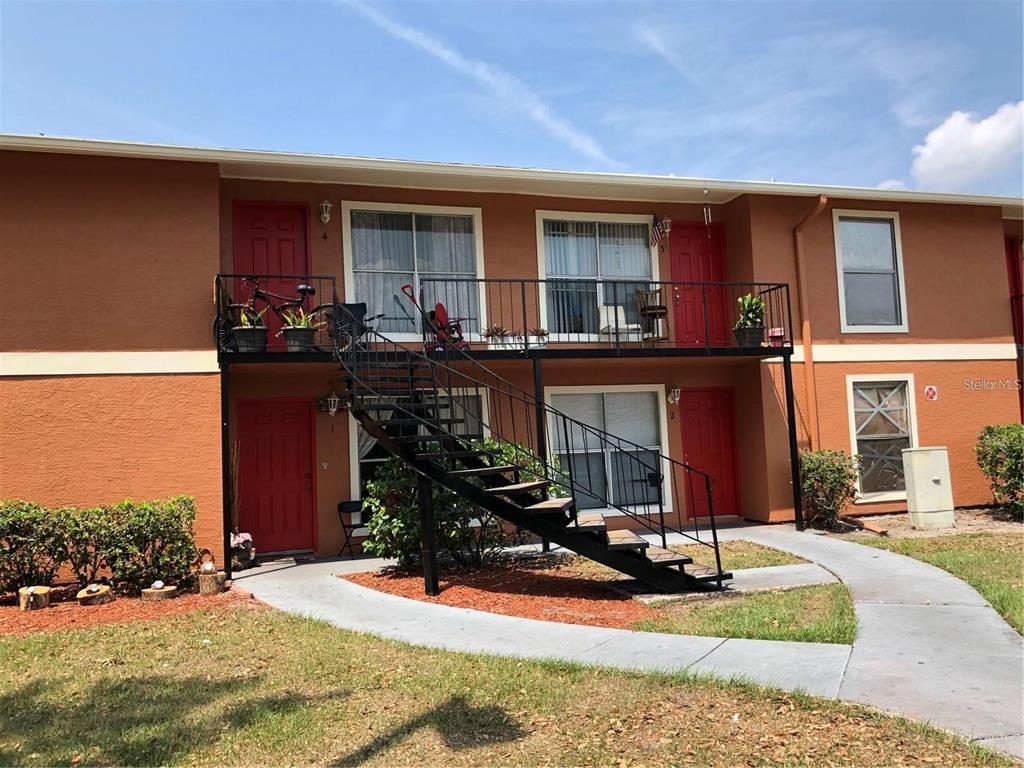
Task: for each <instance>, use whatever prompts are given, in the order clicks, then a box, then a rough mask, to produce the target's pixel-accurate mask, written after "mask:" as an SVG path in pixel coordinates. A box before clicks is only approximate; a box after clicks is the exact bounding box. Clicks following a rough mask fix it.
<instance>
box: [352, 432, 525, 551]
mask: <svg viewBox="0 0 1024 768" xmlns="http://www.w3.org/2000/svg"><path fill="white" fill-rule="evenodd" d="M476 446H477V447H482V448H485V449H486V450H488V451H490V452H492V454H493V458H492V461H493V462H494V463H496V464H507V465H516V466H520V467H523V470H522V471H521V473H520V477H521V479H522V480H524V481H526V480H534V479H537V478H539V477H543V475H544V466H543V464H542V463H541V462H540V460H539V459H537V458H536V456H534V455H532V454H531V452H530V451H529V450H528V449H526V448H524V447H522V446H515V445H512V444H509V443H499V442H496V441H494V440H490V439H487V440H483V441H476ZM467 482H470V483H473V484H474V485H477V486H480V487H483V480H481V479H480V478H468V479H467ZM431 489H432V499H433V505H434V513H435V517H436V519H437V529H438V530H437V542H438V549H439V550H440V551H442V552H444V553H446V554H448V555H449V556H450V557H451V558H452V559H453V560H455V561H456V562H457V563H459V564H461V565H465V566H469V567H476V568H482V567H484V566H486V565H487V564H489V563H490V562H492V561H493V559H494V558H495V556H496V555H497V554H498V553H499V552H500V551H501V550H502V549H504V548H506V547H510V546H515V545H517V544H521V543H523V542H524V541H525V540H526V534H525V532H523V531H519V530H516V529H515V528H513V527H512V526H510V525H509V524H508V523H506V522H505V521H503V520H502V519H501V518H499V517H497V516H495V515H493V514H491V513H490V512H488V511H487V510H485V509H481V508H479V507H477V506H476V505H475V504H473V503H472V502H471V501H469V500H468V499H465V498H464V497H461V496H458V495H456V494H454V493H452V492H451V491H449V490H448V489H446V488H444V487H443V486H441V485H439V484H437V483H432V484H431ZM363 509H364V510H365V511H366V512H367V513H368V514H369V515H370V518H369V521H368V522H367V525H366V528H367V534H368V535H367V539H366V541H364V542H363V549H365V550H366V551H367V552H370V553H372V554H375V555H378V556H379V557H390V558H395V559H397V560H398V564H399V567H401V568H409V567H411V566H413V565H414V564H415V563H416V562H418V560H419V557H420V531H421V528H420V513H419V504H418V497H417V481H416V474H415V472H413V470H412V469H411V468H409V467H408V466H407V465H406V464H404V463H403V462H402V461H400V460H399V459H396V458H392V459H388V460H387V461H385V462H384V463H383V464H382V465H381V466H380V468H379V469H378V471H377V474H376V476H375V477H374V479H373V480H372V481H370V482H369V483H368V484H367V492H366V495H365V497H364V499H363Z"/></svg>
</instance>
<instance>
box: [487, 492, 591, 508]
mask: <svg viewBox="0 0 1024 768" xmlns="http://www.w3.org/2000/svg"><path fill="white" fill-rule="evenodd" d="M499 490H500V489H499ZM573 504H575V502H574V501H573V499H572V497H571V496H562V497H560V498H557V499H544V501H541V502H538V503H536V504H531V505H530V506H528V507H523V511H524V512H534V513H536V514H547V513H549V512H564V511H565V510H567V509H569V507H571V506H572V505H573Z"/></svg>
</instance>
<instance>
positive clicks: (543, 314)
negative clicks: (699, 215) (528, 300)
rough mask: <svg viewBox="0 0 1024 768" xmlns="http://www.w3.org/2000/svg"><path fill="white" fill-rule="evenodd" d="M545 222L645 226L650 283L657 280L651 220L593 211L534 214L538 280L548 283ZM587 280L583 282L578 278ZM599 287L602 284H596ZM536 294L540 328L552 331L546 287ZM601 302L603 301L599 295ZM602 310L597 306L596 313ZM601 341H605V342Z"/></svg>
mask: <svg viewBox="0 0 1024 768" xmlns="http://www.w3.org/2000/svg"><path fill="white" fill-rule="evenodd" d="M545 220H547V221H588V222H590V221H592V222H596V223H599V224H600V223H605V224H646V225H647V246H648V250H649V251H650V253H651V277H650V280H651V282H652V283H655V282H658V280H659V276H658V275H659V271H660V270H659V264H658V246H657V245H651V227H653V226H654V216H651V215H649V214H643V213H594V212H592V211H546V210H539V209H538V210H537V211H536V222H537V276H538V277H539V278H540V279H541V280H547V279H548V276H547V253H545V251H544V222H545ZM581 279H586V278H581ZM595 282H597V283H600V282H601V280H595ZM540 286H541V288H540V291H539V296H538V301H539V303H540V324H541V327H542V328H547V329H548V330H551V329H550V328H549V326H548V296H547V283H546V282H542V283H541V284H540ZM600 295H601V298H602V299H603V298H604V293H603V292H602V293H601V294H600ZM602 306H605V305H604V304H598V310H599V311H600V308H601V307H602ZM550 339H551V341H601V340H602V338H601V334H597V333H591V334H585V333H554V332H552V333H551V336H550ZM604 340H607V338H605V339H604Z"/></svg>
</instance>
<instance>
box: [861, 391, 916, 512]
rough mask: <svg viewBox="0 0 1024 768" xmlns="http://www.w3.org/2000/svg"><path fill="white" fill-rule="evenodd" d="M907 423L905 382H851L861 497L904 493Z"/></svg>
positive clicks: (909, 440) (908, 444)
mask: <svg viewBox="0 0 1024 768" xmlns="http://www.w3.org/2000/svg"><path fill="white" fill-rule="evenodd" d="M910 419H911V414H910V402H909V396H908V393H907V382H905V381H890V382H876V381H860V382H854V384H853V422H854V428H855V430H856V436H857V453H858V454H859V455H860V460H861V468H860V490H861V492H862V493H884V492H887V491H903V490H906V484H905V482H904V477H903V454H902V450H903V449H904V448H910V447H912V443H913V438H912V437H911V435H912V434H913V433H912V430H911V423H910Z"/></svg>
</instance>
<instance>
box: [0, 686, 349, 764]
mask: <svg viewBox="0 0 1024 768" xmlns="http://www.w3.org/2000/svg"><path fill="white" fill-rule="evenodd" d="M260 684H261V680H260V679H259V678H248V679H231V680H207V679H206V678H202V677H186V678H179V677H170V676H160V675H154V676H147V677H128V678H121V679H103V680H98V681H96V682H95V683H94V684H93V685H92V686H90V687H89V688H87V689H86V690H84V691H81V692H74V693H70V692H68V691H66V690H64V687H63V686H62V685H61V684H60V683H58V682H54V681H47V680H34V681H32V682H29V683H26V684H24V685H22V686H20V687H17V688H14V689H13V690H8V691H5V692H4V693H2V694H0V745H2V746H0V765H18V764H24V763H31V764H33V765H36V764H40V765H42V764H51V763H57V764H67V763H70V762H71V761H72V758H73V757H74V755H75V754H76V753H77V754H80V755H81V757H79V760H81V761H83V762H84V763H86V764H89V763H96V762H100V763H105V764H115V765H155V764H166V763H168V762H173V761H175V760H177V759H180V758H182V757H184V756H186V755H188V753H189V752H191V751H192V750H196V749H200V750H201V749H203V748H205V747H207V746H209V745H210V744H213V743H215V742H216V741H218V740H219V739H220V737H221V736H222V735H224V733H225V732H230V731H231V730H238V729H243V728H245V727H247V726H249V725H252V724H254V723H255V722H257V721H258V720H260V719H262V718H275V717H280V716H283V715H287V714H288V713H290V712H295V711H297V710H299V709H302V708H304V707H308V706H311V705H315V704H318V703H323V702H325V701H331V700H337V699H342V698H345V697H347V696H348V695H349V694H350V692H349V691H347V690H338V691H333V692H329V693H327V694H322V695H317V696H309V695H305V694H298V693H283V694H282V693H275V694H267V695H259V685H260ZM254 694H255V695H254ZM238 696H245V698H244V699H242V700H240V701H235V702H232V703H231V704H230V706H228V707H227V709H224V708H222V707H218V706H217V705H218V704H219V703H224V701H225V700H226V699H234V698H237V697H238ZM33 754H34V755H36V757H30V755H33Z"/></svg>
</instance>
